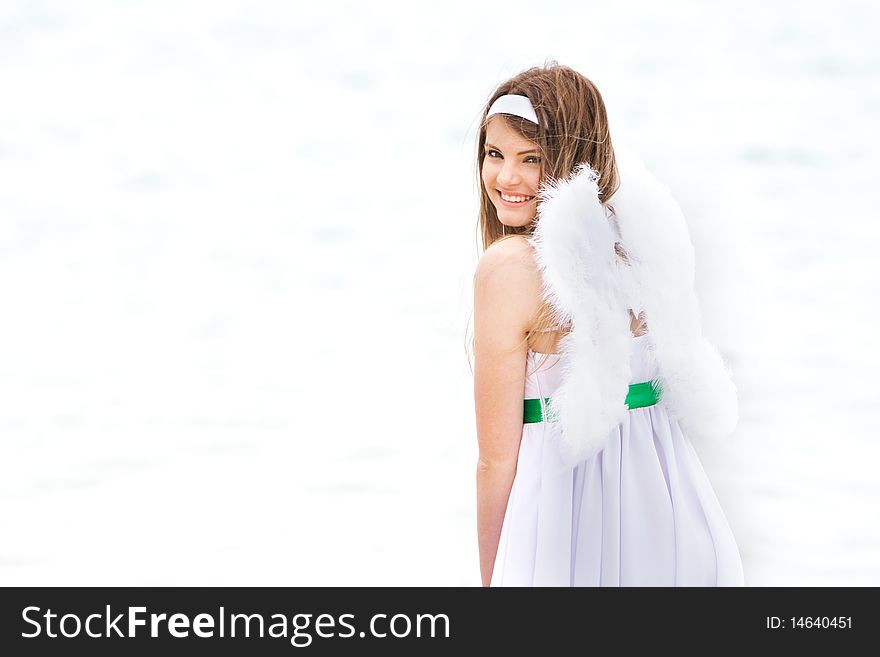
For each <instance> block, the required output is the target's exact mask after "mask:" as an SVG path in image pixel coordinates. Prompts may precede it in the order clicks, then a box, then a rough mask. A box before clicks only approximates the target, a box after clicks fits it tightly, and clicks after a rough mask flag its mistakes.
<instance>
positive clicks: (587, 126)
mask: <svg viewBox="0 0 880 657" xmlns="http://www.w3.org/2000/svg"><path fill="white" fill-rule="evenodd" d="M505 94H519V95H522V96H526V97H527V98H528V99H529V100H530V101H531V103H532V106H533V107H534V108H535V113H536V114H537V115H538V121H539V122H540V125H535V124H534V123H532V122H531V121H527V120H525V119H522V118H520V117H518V116H513V115H510V114H499V115H496V116H500V117H502V118H503V119H504V121H505V122H506V123H507V124H508V125H510V127H511V128H513V129H514V130H516V131H517V132H518V133H519V134H520V135H521V136H523V137H524V138H526V139H528V140H530V141H533V142H535V143H536V144H537V145H538V149H539V151H540V158H541V178H540V180H541V184H543V183H545V182H547V181H550V180H563V179H565V178H568V177H569V176H570V175H571V174H572V173H574V170H575V168H576V167H577V165H579V164H581V163H589V165H590V166H591V167H592V169H593V170H594V171H596V172H597V173H598V174H599V181H598V187H599V193H600V195H601V199H602V202H603V203H608V202H609V201H610V200H611V197H612V196H614V193H615V192H616V191H617V188H618V186H619V178H618V172H617V162H616V160H615V158H614V149H613V148H612V145H611V133H610V130H609V126H608V114H607V112H606V110H605V102H604V101H603V100H602V95H601V94H600V93H599V90H598V89H597V88H596V85H594V84H593V83H592V82H591V81H590V80H588V79H587V78H586V77H584V76H583V75H581V74H580V73H578V72H577V71H575V70H574V69H571V68H569V67H568V66H562V65H560V64H558V63H557V62H556V61H554V60H552V59H551V60H548V61H547V62H545V64H544V66H536V67H533V68H530V69H527V70H525V71H523V72H522V73H519V74H517V75H515V76H514V77H512V78H510V79H509V80H506V81H505V82H502V83H501V84H499V85H498V86H497V87H496V88H495V90H494V91H493V92H492V94H491V95H490V96H489V98H488V99H487V101H486V104H485V106H484V107H483V114H482V120H481V122H480V129H479V135H478V138H477V153H476V174H477V182H478V184H479V187H480V209H479V231H480V235H481V236H482V248H483V251H485V250H486V249H488V248H489V247H490V246H491V245H492V244H493V243H494V242H496V241H497V240H499V239H503V238H505V237H506V236H509V235H531V234H532V233H533V232H534V226H535V221H534V220H533V221H532V222H531V223H530V224H527V225H525V226H518V227H512V226H505V225H504V224H502V223H501V222H500V221H499V220H498V212H497V210H496V209H495V205H494V204H493V203H492V201H491V199H490V197H489V194H488V192H487V191H486V188H485V186H484V185H483V179H482V168H483V158H484V157H485V152H484V148H485V145H486V127H487V124H488V117H487V114H488V112H489V108H490V107H491V106H492V103H494V102H495V100H496V99H497V98H498V97H499V96H503V95H505ZM538 203H540V199H539V200H538ZM553 322H554V319H553V314H552V311H551V309H550V308H549V307H548V306H547V304H546V303H544V304H543V305H542V307H541V309H540V311H539V312H538V314H537V316H536V317H535V322H534V328H533V331H541V330H548V329H551V328H552V327H553ZM526 339H528V337H527V338H526ZM471 349H473V338H472V339H471Z"/></svg>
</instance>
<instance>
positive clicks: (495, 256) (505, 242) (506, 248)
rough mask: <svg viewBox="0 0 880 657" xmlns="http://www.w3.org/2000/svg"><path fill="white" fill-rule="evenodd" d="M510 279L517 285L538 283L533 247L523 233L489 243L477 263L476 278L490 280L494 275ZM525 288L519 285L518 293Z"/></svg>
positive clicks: (538, 276)
mask: <svg viewBox="0 0 880 657" xmlns="http://www.w3.org/2000/svg"><path fill="white" fill-rule="evenodd" d="M499 276H500V277H503V278H504V279H512V280H511V282H512V283H517V284H518V285H519V286H522V285H528V284H529V283H536V282H537V283H540V279H541V277H540V274H539V272H538V266H537V263H536V261H535V252H534V247H533V246H532V245H531V244H530V243H529V241H528V240H527V239H526V238H525V236H524V235H511V236H509V237H504V238H502V239H500V240H498V241H496V242H495V243H494V244H492V245H490V246H489V248H488V249H486V252H485V253H483V256H482V257H481V258H480V262H479V264H478V265H477V273H476V277H475V278H476V280H477V281H480V280H483V281H485V282H491V279H493V278H496V277H499ZM525 291H526V290H524V289H522V288H521V287H520V293H523V292H525Z"/></svg>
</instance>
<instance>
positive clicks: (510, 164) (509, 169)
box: [497, 159, 522, 189]
mask: <svg viewBox="0 0 880 657" xmlns="http://www.w3.org/2000/svg"><path fill="white" fill-rule="evenodd" d="M497 180H498V184H499V185H500V186H501V187H506V188H507V189H510V188H511V187H516V185H517V184H519V183H520V182H522V175H521V174H520V171H519V164H518V163H517V162H515V161H513V160H512V159H508V160H505V161H504V163H503V164H502V166H501V169H500V170H499V171H498V176H497Z"/></svg>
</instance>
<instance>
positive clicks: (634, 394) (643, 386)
mask: <svg viewBox="0 0 880 657" xmlns="http://www.w3.org/2000/svg"><path fill="white" fill-rule="evenodd" d="M662 392H663V389H662V386H660V384H659V383H656V384H655V383H654V382H653V381H645V382H643V383H631V384H630V386H629V392H627V393H626V405H627V406H628V407H629V410H633V409H634V408H645V407H646V406H653V405H654V404H656V403H657V402H658V401H660V397H661V396H662ZM549 402H550V397H544V404H545V405H546V404H547V403H549ZM543 421H544V411H543V409H542V407H541V400H540V399H524V400H523V424H529V423H530V422H543ZM549 421H550V422H553V421H554V418H552V417H551V418H549Z"/></svg>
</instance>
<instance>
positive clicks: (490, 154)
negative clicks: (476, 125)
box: [486, 148, 501, 157]
mask: <svg viewBox="0 0 880 657" xmlns="http://www.w3.org/2000/svg"><path fill="white" fill-rule="evenodd" d="M493 153H495V155H497V156H498V157H501V153H499V152H498V151H496V150H495V149H494V148H489V149H487V150H486V156H487V157H495V155H493Z"/></svg>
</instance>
